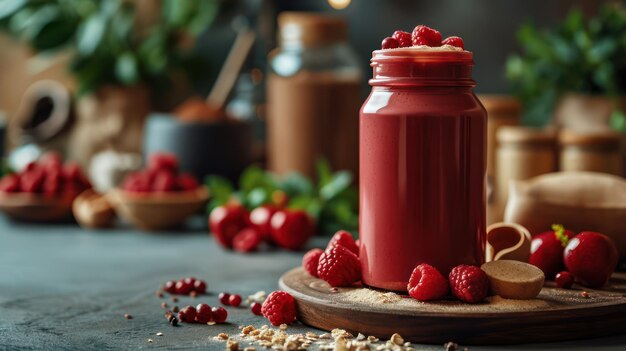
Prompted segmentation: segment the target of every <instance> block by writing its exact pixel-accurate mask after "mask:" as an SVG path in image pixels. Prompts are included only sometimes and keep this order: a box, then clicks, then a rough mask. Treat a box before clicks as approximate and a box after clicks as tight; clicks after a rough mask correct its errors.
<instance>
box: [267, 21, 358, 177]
mask: <svg viewBox="0 0 626 351" xmlns="http://www.w3.org/2000/svg"><path fill="white" fill-rule="evenodd" d="M278 26H279V30H278V40H279V42H280V44H279V47H278V48H277V49H275V50H274V51H272V52H271V53H270V55H269V75H268V85H267V104H268V106H267V108H268V110H267V112H268V113H267V121H268V129H267V137H268V139H267V142H268V146H267V147H268V149H267V150H268V152H267V158H268V168H269V169H270V170H272V171H274V172H276V173H279V174H285V173H289V172H292V171H298V172H301V173H303V174H306V175H308V176H314V174H315V163H316V161H317V160H318V159H319V158H326V159H327V160H328V161H329V162H330V164H331V165H332V167H333V168H335V169H347V170H350V171H351V172H352V173H353V174H354V175H358V159H359V157H358V156H359V152H358V151H359V150H358V146H359V145H358V143H359V142H358V133H359V120H358V116H359V107H360V105H361V87H362V85H361V83H362V79H363V75H362V72H361V70H360V68H359V67H360V66H359V61H358V59H357V58H356V55H355V54H353V52H352V50H351V49H350V47H349V46H348V44H347V38H348V35H347V23H346V20H345V19H344V18H342V17H337V16H330V15H323V14H318V13H316V14H313V13H306V12H299V13H294V12H283V13H281V14H280V15H279V17H278Z"/></svg>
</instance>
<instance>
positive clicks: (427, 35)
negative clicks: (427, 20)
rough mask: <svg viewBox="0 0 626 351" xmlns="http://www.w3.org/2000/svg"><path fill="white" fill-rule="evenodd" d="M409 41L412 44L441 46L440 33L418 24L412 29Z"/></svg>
mask: <svg viewBox="0 0 626 351" xmlns="http://www.w3.org/2000/svg"><path fill="white" fill-rule="evenodd" d="M411 42H412V43H413V45H428V46H430V47H437V46H441V33H439V32H438V31H436V30H434V29H432V28H429V27H426V26H424V25H419V26H417V27H415V29H413V33H412V34H411Z"/></svg>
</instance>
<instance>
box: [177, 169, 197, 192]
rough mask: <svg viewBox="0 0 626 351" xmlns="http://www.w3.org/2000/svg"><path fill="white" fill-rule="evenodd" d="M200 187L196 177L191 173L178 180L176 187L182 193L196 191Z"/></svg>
mask: <svg viewBox="0 0 626 351" xmlns="http://www.w3.org/2000/svg"><path fill="white" fill-rule="evenodd" d="M199 186H200V184H199V183H198V180H197V179H196V177H194V176H193V175H192V174H190V173H183V174H181V175H179V176H178V178H176V187H177V188H178V189H179V190H181V191H191V190H196V189H197V188H198V187H199Z"/></svg>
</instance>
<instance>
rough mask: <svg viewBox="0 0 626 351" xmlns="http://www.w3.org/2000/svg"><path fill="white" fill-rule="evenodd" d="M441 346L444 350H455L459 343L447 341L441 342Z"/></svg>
mask: <svg viewBox="0 0 626 351" xmlns="http://www.w3.org/2000/svg"><path fill="white" fill-rule="evenodd" d="M443 347H444V348H445V349H446V351H456V350H457V349H458V348H459V345H458V344H457V343H454V342H452V341H448V342H447V343H445V344H443Z"/></svg>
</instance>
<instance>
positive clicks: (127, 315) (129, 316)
mask: <svg viewBox="0 0 626 351" xmlns="http://www.w3.org/2000/svg"><path fill="white" fill-rule="evenodd" d="M124 318H126V319H133V316H131V315H130V314H128V313H124Z"/></svg>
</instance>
